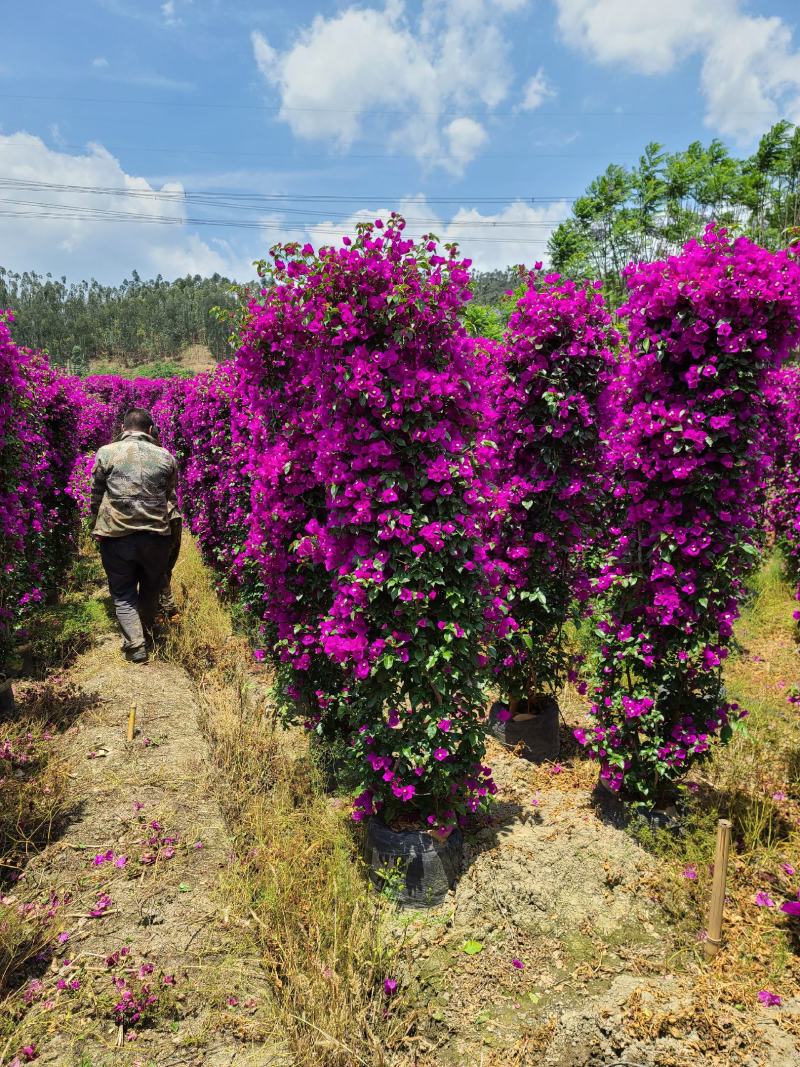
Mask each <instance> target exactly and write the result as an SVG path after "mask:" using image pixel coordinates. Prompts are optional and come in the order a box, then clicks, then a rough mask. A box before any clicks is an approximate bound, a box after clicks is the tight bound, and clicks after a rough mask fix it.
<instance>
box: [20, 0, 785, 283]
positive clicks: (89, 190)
mask: <svg viewBox="0 0 800 1067" xmlns="http://www.w3.org/2000/svg"><path fill="white" fill-rule="evenodd" d="M3 31H4V32H3V45H4V47H3V49H2V52H1V53H0V264H2V265H4V266H7V267H10V268H13V269H16V270H22V269H35V270H38V271H52V272H53V273H54V274H66V275H67V276H68V277H69V278H71V279H79V278H81V277H88V276H92V275H93V276H95V277H97V278H99V279H101V280H103V281H106V282H118V281H120V280H121V279H122V278H123V277H124V276H126V275H129V274H130V272H131V271H132V270H133V269H136V270H138V271H139V273H140V274H141V275H143V276H146V277H149V276H152V275H155V274H157V273H162V274H163V275H165V276H167V277H174V276H176V275H178V274H183V273H186V272H188V271H191V272H195V271H197V272H201V273H210V272H212V271H215V270H218V271H221V272H224V273H228V274H233V275H235V276H237V277H239V278H242V279H244V278H247V277H250V276H251V275H252V269H251V266H250V264H251V263H252V261H253V260H254V259H257V258H259V257H261V256H262V255H264V254H265V253H266V250H267V248H268V247H269V246H270V245H271V244H272V243H274V242H275V241H277V240H283V239H293V238H297V237H302V238H303V239H307V238H311V239H312V240H313V241H315V242H316V243H320V242H326V243H329V242H330V241H333V240H335V239H336V238H337V236H338V235H339V234H341V233H345V232H347V231H348V229H349V228H350V227H351V226H352V224H353V220H354V219H355V218H361V217H369V216H372V215H374V214H375V213H377V212H385V211H386V210H388V209H391V208H395V207H400V208H402V209H403V210H404V212H405V214H406V215H407V217H408V218H409V220H410V228H411V229H412V230H413V231H414V232H418V233H421V232H424V231H426V230H430V229H433V230H434V231H435V232H437V233H438V234H439V235H440V236H443V237H445V238H457V239H459V240H460V242H461V244H462V247H463V250H464V252H465V254H467V255H470V256H472V257H473V259H474V260H475V262H476V264H477V265H478V266H482V267H486V268H490V267H496V266H503V265H506V264H509V263H516V262H533V261H534V260H536V259H539V258H542V256H543V254H544V249H545V245H546V240H547V235H548V233H549V232H550V230H551V229H552V227H553V226H554V225H555V224H557V222H558V221H560V220H561V219H563V218H565V217H566V215H567V213H568V211H569V204H570V198H571V197H574V196H576V195H578V194H580V193H581V192H582V191H583V189H584V188H585V186H586V184H587V183H588V182H589V181H590V180H591V179H592V178H593V177H594V176H595V175H596V174H598V173H599V172H600V171H602V170H603V169H604V168H605V167H606V165H607V164H608V163H610V162H612V161H613V162H619V163H631V162H633V161H634V160H635V159H636V158H637V157H638V155H639V153H640V152H641V149H642V148H643V146H644V145H645V143H647V142H648V141H650V140H656V141H659V142H661V143H663V144H664V145H665V146H666V147H667V148H670V149H677V148H684V147H685V146H686V145H687V144H688V143H689V142H690V141H692V140H694V139H698V138H699V139H702V140H704V141H707V140H709V139H710V138H712V137H715V136H718V137H721V138H722V139H723V140H724V141H726V142H727V143H728V144H729V145H730V146H731V148H732V149H733V150H735V151H737V152H742V153H744V152H748V151H750V150H751V149H752V148H753V147H754V145H755V142H756V141H757V138H758V135H759V134H760V133H761V132H763V130H764V129H766V128H767V127H768V126H769V124H770V123H771V122H773V121H775V120H776V119H777V118H781V117H786V118H789V119H792V120H794V121H798V120H800V5H798V3H797V2H796V0H751V2H750V3H745V2H744V0H670V2H669V3H668V4H664V3H661V2H660V0H653V2H651V0H405V2H404V0H364V2H362V3H350V2H348V0H295V2H293V3H291V4H277V3H272V2H266V0H265V2H257V0H242V2H236V0H73V2H71V3H69V4H64V3H63V0H62V2H59V3H56V2H53V0H40V2H37V3H36V4H28V5H24V4H13V5H7V10H6V11H5V12H4V16H3Z"/></svg>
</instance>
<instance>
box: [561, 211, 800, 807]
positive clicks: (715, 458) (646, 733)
mask: <svg viewBox="0 0 800 1067" xmlns="http://www.w3.org/2000/svg"><path fill="white" fill-rule="evenodd" d="M626 279H627V284H628V287H629V291H630V294H629V298H628V303H627V306H626V307H625V308H624V309H622V310H623V313H624V314H626V315H627V316H628V319H629V323H630V342H631V353H630V356H629V358H628V359H627V361H626V362H625V364H624V367H623V369H622V375H621V378H620V381H619V382H618V383H617V385H616V387H615V388H616V399H617V407H616V410H617V415H616V416H615V417H614V418H612V420H611V423H610V425H609V427H608V441H609V444H608V453H607V462H608V465H609V469H610V470H612V471H613V472H614V474H615V479H616V487H615V489H614V494H615V496H616V498H617V500H618V501H619V503H620V504H621V506H622V509H623V511H622V515H623V517H622V520H621V522H620V524H619V526H618V527H616V528H614V529H613V531H612V532H613V534H614V543H613V546H612V551H611V554H610V558H609V561H608V563H607V565H606V567H605V568H604V570H603V573H602V574H601V576H600V577H599V578H598V579H597V581H596V583H595V592H596V597H595V623H596V627H597V633H598V637H599V647H598V649H597V652H596V655H595V657H594V668H595V683H594V689H593V696H594V704H593V706H592V710H591V716H592V722H591V725H590V727H589V728H587V729H586V730H579V731H577V732H576V736H577V737H578V740H579V741H581V742H582V743H583V744H584V745H585V746H586V748H587V750H588V752H589V754H590V755H591V756H592V757H594V758H596V759H598V760H599V761H600V764H601V768H602V770H601V776H602V779H603V780H604V781H605V782H606V783H607V784H608V785H609V786H611V788H613V789H620V788H622V789H624V790H625V791H626V792H628V793H629V794H630V795H632V796H634V797H636V798H639V799H642V800H647V801H649V802H653V801H655V800H659V799H660V796H661V793H662V790H663V788H664V786H665V785H666V784H668V783H669V782H671V781H673V780H674V779H676V778H677V777H678V776H680V775H681V774H682V773H683V772H684V771H685V770H686V768H687V767H689V766H690V764H691V763H692V762H693V761H694V760H695V759H696V758H698V757H701V756H703V755H704V754H705V753H707V752H708V750H709V747H710V745H711V743H712V741H713V739H714V738H715V737H721V738H722V739H723V740H725V739H727V737H728V736H729V735H730V731H731V723H732V722H735V721H736V720H737V719H738V718H739V717H740V715H741V712H740V709H738V708H737V707H736V706H735V705H732V704H729V703H728V702H727V701H726V699H725V694H724V691H723V687H722V677H721V667H722V663H723V661H724V660H725V658H726V657H727V655H728V651H729V646H730V641H731V635H732V632H733V624H734V621H735V619H736V618H737V614H738V602H739V600H740V598H741V596H742V591H743V585H742V583H743V578H744V577H745V575H746V574H747V572H748V570H749V569H750V568H751V566H752V565H753V563H754V561H755V560H756V559H757V558H758V543H759V538H760V527H761V515H762V510H763V508H762V505H763V496H764V492H763V486H764V477H765V472H766V469H767V467H768V463H769V454H768V453H769V438H768V433H767V427H766V413H767V409H766V405H765V399H764V396H763V387H764V384H765V377H766V374H767V372H768V371H769V370H771V369H772V368H775V367H777V366H778V365H779V364H780V363H781V361H782V360H783V359H784V358H785V357H786V355H787V353H788V351H789V348H790V346H791V345H792V344H793V343H795V342H796V341H797V339H798V336H800V265H798V264H797V262H795V261H794V260H793V259H792V258H791V256H790V255H789V254H788V253H786V252H779V253H770V252H767V251H765V250H764V249H761V248H759V247H757V246H756V245H754V244H752V243H751V242H749V241H747V240H745V239H743V238H740V239H738V240H736V241H731V240H729V238H728V237H727V236H726V234H725V232H724V231H723V230H716V229H714V228H713V227H711V228H709V229H708V230H707V232H706V234H705V236H704V238H703V239H702V240H700V241H692V242H690V243H689V244H688V245H687V246H686V248H685V249H684V251H683V253H682V254H681V255H680V256H675V257H672V258H671V259H669V260H668V261H667V262H658V263H652V264H649V265H646V266H640V267H630V268H629V269H628V271H627V272H626ZM613 410H614V408H613V407H610V408H609V411H611V412H613Z"/></svg>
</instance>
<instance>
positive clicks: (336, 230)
mask: <svg viewBox="0 0 800 1067" xmlns="http://www.w3.org/2000/svg"><path fill="white" fill-rule="evenodd" d="M3 203H10V204H12V206H21V205H20V203H19V202H15V201H4V200H0V204H3ZM42 207H43V208H44V209H45V210H36V211H9V210H5V209H3V208H2V207H0V218H17V219H51V220H57V221H61V222H116V223H120V222H122V223H133V224H134V225H164V226H184V225H190V226H223V227H226V228H228V227H230V228H233V229H243V230H264V229H266V228H267V226H268V224H267V223H265V222H262V221H259V220H239V219H234V220H230V219H203V218H198V219H195V218H183V217H181V218H178V217H175V216H169V215H141V214H138V213H136V212H113V211H109V212H106V213H103V212H102V209H96V212H92V211H91V209H84V210H83V211H77V212H76V211H74V210H68V209H65V210H63V211H61V210H58V205H42ZM550 225H553V226H554V225H557V220H554V221H553V223H551V224H548V226H550ZM287 228H302V229H305V230H307V231H313V233H315V234H324V235H326V236H327V235H330V236H333V237H341V236H342V229H341V227H338V226H332V225H330V224H328V225H326V224H325V223H317V222H313V221H311V222H306V223H302V222H294V223H293V224H292V226H291V227H287ZM514 229H515V230H518V229H519V227H515V228H514ZM407 234H408V236H409V237H411V236H413V237H414V238H415V239H418V238H419V237H422V236H424V234H423V232H422V231H419V232H418V233H416V234H412V233H411V232H408V231H407ZM458 239H459V240H460V241H463V242H469V243H470V244H473V243H480V244H504V245H505V244H513V245H526V246H530V245H536V244H544V243H545V240H546V237H541V236H540V237H536V236H531V237H530V238H528V239H527V240H522V239H519V240H518V239H515V238H513V237H480V236H474V235H472V234H464V235H462V236H460V237H459V238H458Z"/></svg>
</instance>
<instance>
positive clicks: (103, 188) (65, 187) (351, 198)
mask: <svg viewBox="0 0 800 1067" xmlns="http://www.w3.org/2000/svg"><path fill="white" fill-rule="evenodd" d="M0 188H6V189H29V190H41V191H45V192H62V193H79V194H90V195H103V196H121V197H127V198H133V199H145V200H161V201H164V202H171V203H183V202H184V201H195V202H198V203H201V202H207V203H217V204H220V203H223V202H231V203H232V202H234V201H236V202H240V203H241V202H256V203H267V204H270V205H272V204H275V203H283V202H289V203H325V204H336V203H356V204H363V203H364V201H365V200H371V201H373V202H377V201H381V200H383V201H388V202H390V203H400V202H402V201H404V200H405V201H406V202H413V201H414V199H415V197H414V196H409V195H408V194H402V195H400V194H394V193H379V194H377V195H376V194H371V193H362V194H357V195H353V194H342V195H339V194H336V193H256V192H234V191H227V190H226V191H222V190H221V191H219V192H215V191H214V190H209V189H180V190H177V189H149V188H148V189H135V188H130V187H121V186H116V185H73V184H67V183H64V182H47V181H42V180H39V179H34V178H0ZM469 199H470V203H475V204H488V205H495V206H496V205H507V204H510V203H529V202H530V203H536V204H559V203H562V202H569V203H571V202H574V201H575V200H577V199H578V197H574V196H537V197H531V196H479V197H470V198H469ZM463 200H464V197H463V195H461V196H431V197H427V196H426V197H425V203H426V204H461V203H462V202H463Z"/></svg>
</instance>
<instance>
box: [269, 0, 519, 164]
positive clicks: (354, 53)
mask: <svg viewBox="0 0 800 1067" xmlns="http://www.w3.org/2000/svg"><path fill="white" fill-rule="evenodd" d="M527 3H528V0H423V2H422V7H421V10H420V13H419V16H418V17H417V18H414V19H412V18H411V17H410V15H409V14H408V13H407V11H406V7H405V4H404V3H403V0H387V2H386V4H385V6H384V7H383V8H380V9H378V8H372V7H367V8H362V7H356V6H351V7H347V8H345V9H344V10H343V11H340V12H339V13H337V14H335V15H332V16H330V17H325V16H322V15H317V16H316V17H315V18H314V19H313V21H312V22H311V23H310V25H309V26H307V27H306V28H305V29H304V30H303V31H302V32H301V33H300V35H299V36H298V38H297V39H296V40H295V42H294V43H293V44H292V45H291V46H290V47H289V48H288V49H286V51H283V52H280V51H278V50H277V49H276V48H275V47H274V46H273V45H272V44H270V42H269V41H268V40H267V39H266V37H264V36H263V34H261V33H258V32H255V33H253V35H252V45H253V54H254V56H255V60H256V63H257V65H258V68H259V70H260V72H261V74H262V76H263V77H264V79H265V80H266V81H267V83H268V84H269V85H270V86H271V87H272V88H274V89H275V90H277V93H278V96H279V99H280V112H279V117H280V118H281V119H283V120H284V121H285V122H287V123H288V124H289V126H290V127H291V129H292V132H293V133H294V134H295V135H296V136H298V137H303V138H306V139H309V140H312V139H313V140H327V141H330V142H332V143H334V144H335V145H336V146H337V147H338V148H339V149H341V150H344V149H347V148H349V147H350V146H351V145H352V144H353V143H354V142H355V141H356V140H358V138H359V137H361V136H362V134H363V133H364V128H365V125H366V124H367V122H368V121H369V120H370V116H371V117H372V119H373V120H374V121H373V130H374V129H375V128H380V129H381V130H382V131H383V134H384V136H385V137H386V141H387V145H388V147H389V148H390V149H391V150H394V151H404V152H410V153H411V154H412V155H415V156H416V157H417V158H418V159H420V160H421V161H424V162H426V163H434V164H437V165H441V166H444V167H445V168H448V169H450V170H452V171H453V172H455V173H458V172H460V171H461V170H462V169H463V168H464V166H465V165H466V164H467V163H468V162H469V161H470V160H471V159H472V158H474V154H475V152H476V151H477V150H478V149H479V148H480V147H481V145H482V144H483V143H484V142H485V140H486V131H485V129H484V128H483V125H482V124H481V123H480V122H479V121H478V119H477V118H476V117H475V115H474V114H468V112H473V113H474V112H476V111H478V112H489V113H491V111H492V109H494V108H496V107H497V106H498V105H499V104H500V103H501V102H502V101H503V100H504V99H505V98H506V97H507V95H508V91H509V83H510V81H511V76H512V71H511V65H510V61H509V43H508V40H507V37H506V35H505V33H504V25H505V20H506V19H507V17H508V16H509V15H511V14H514V13H516V12H519V11H520V10H521V9H522V8H523V7H524V6H526V4H527ZM453 112H456V118H455V119H452V113H453ZM460 112H463V114H459V113H460ZM448 113H449V114H448ZM378 119H379V120H380V126H379V127H378V126H377V123H378ZM468 124H469V125H468ZM479 130H480V131H481V133H482V136H481V135H479V132H478V131H479Z"/></svg>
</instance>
